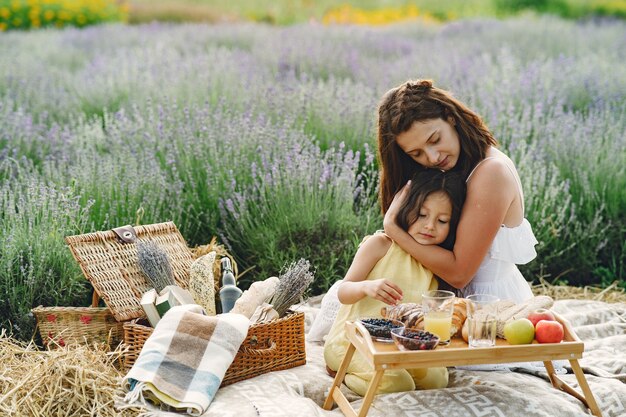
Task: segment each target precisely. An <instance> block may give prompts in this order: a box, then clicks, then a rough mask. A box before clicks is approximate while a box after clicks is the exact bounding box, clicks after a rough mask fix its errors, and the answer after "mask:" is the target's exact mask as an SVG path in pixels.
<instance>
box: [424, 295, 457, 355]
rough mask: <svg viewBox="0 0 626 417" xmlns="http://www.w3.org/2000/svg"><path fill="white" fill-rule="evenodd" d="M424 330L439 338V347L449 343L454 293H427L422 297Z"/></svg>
mask: <svg viewBox="0 0 626 417" xmlns="http://www.w3.org/2000/svg"><path fill="white" fill-rule="evenodd" d="M422 307H423V308H424V330H426V331H427V332H430V333H434V334H435V335H437V336H438V337H439V344H440V345H444V346H445V345H447V344H449V343H450V328H451V327H452V312H453V311H454V293H453V292H452V291H444V290H436V291H428V292H425V293H424V294H423V295H422Z"/></svg>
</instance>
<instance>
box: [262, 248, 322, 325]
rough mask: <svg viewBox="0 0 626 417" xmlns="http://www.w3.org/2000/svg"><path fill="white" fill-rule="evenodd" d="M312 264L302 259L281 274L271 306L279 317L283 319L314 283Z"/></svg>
mask: <svg viewBox="0 0 626 417" xmlns="http://www.w3.org/2000/svg"><path fill="white" fill-rule="evenodd" d="M310 267H311V264H310V263H309V261H307V260H306V259H300V260H299V261H298V262H292V263H291V264H290V265H289V266H288V267H287V268H286V270H285V272H283V273H281V274H280V275H279V276H278V278H279V280H280V281H279V283H278V286H277V287H276V291H275V292H274V295H273V296H272V299H271V301H270V304H271V305H272V306H273V307H274V310H276V312H277V313H278V316H279V317H283V316H284V315H285V313H286V312H287V310H288V309H289V307H291V306H292V305H293V304H295V303H296V302H297V301H298V300H299V299H300V297H302V295H303V294H304V292H305V291H306V289H307V288H309V285H311V283H312V282H313V278H314V276H313V272H311V271H309V268H310Z"/></svg>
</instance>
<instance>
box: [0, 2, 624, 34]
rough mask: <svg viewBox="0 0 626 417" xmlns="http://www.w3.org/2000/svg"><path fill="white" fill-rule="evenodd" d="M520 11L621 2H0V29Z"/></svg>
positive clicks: (588, 12) (573, 14)
mask: <svg viewBox="0 0 626 417" xmlns="http://www.w3.org/2000/svg"><path fill="white" fill-rule="evenodd" d="M519 13H539V14H553V15H557V16H560V17H563V18H568V19H580V18H589V17H614V18H621V19H624V18H626V0H446V1H437V2H434V1H430V0H347V1H346V0H315V1H314V0H235V1H228V2H224V1H221V0H0V31H4V30H8V29H36V28H40V27H49V26H54V27H64V26H77V27H83V26H87V25H92V24H98V23H104V22H111V21H119V22H129V23H145V22H152V21H166V22H212V23H216V22H235V21H238V22H241V21H253V22H264V23H269V24H276V25H291V24H297V23H303V22H310V21H315V22H322V23H324V24H356V25H359V24H360V25H381V24H389V23H396V22H401V21H406V20H414V19H422V20H427V21H435V22H445V21H450V20H456V19H462V18H469V17H478V16H480V17H498V18H501V17H509V16H512V15H516V14H519Z"/></svg>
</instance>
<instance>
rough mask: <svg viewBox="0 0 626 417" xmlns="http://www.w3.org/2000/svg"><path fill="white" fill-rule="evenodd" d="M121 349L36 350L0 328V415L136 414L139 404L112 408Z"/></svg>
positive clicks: (70, 347)
mask: <svg viewBox="0 0 626 417" xmlns="http://www.w3.org/2000/svg"><path fill="white" fill-rule="evenodd" d="M121 354H122V350H121V349H120V348H118V349H117V350H115V351H114V352H110V353H107V351H106V350H105V348H104V347H98V346H92V347H88V346H84V345H78V344H72V345H68V346H65V347H59V348H58V349H54V350H50V351H41V350H38V348H37V347H36V346H35V345H34V344H33V343H30V344H25V343H23V342H19V341H17V340H15V339H13V338H11V337H8V336H6V332H5V331H4V330H3V331H2V333H1V334H0V363H1V364H2V367H0V415H4V416H13V417H22V416H24V417H25V416H41V417H44V416H45V417H48V416H102V417H109V416H111V417H113V416H135V415H137V414H138V412H141V411H145V410H142V409H141V408H139V407H136V408H134V409H127V410H123V411H120V410H116V409H115V407H114V403H115V401H116V400H117V399H118V398H121V396H122V395H123V391H122V388H121V386H120V380H121V375H120V373H119V371H117V370H116V369H115V367H114V363H115V362H116V361H118V360H120V356H121Z"/></svg>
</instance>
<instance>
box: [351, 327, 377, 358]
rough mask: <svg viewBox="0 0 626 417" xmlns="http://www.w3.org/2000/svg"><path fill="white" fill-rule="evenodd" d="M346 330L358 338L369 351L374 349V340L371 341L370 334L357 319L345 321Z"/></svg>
mask: <svg viewBox="0 0 626 417" xmlns="http://www.w3.org/2000/svg"><path fill="white" fill-rule="evenodd" d="M346 332H347V333H352V334H354V335H355V336H356V337H357V338H358V339H360V341H361V342H362V343H365V345H367V348H368V349H369V350H370V351H372V352H373V351H374V342H373V341H372V336H371V335H370V332H368V331H367V329H366V328H365V326H363V324H362V323H361V322H359V321H358V320H356V321H348V322H346Z"/></svg>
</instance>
